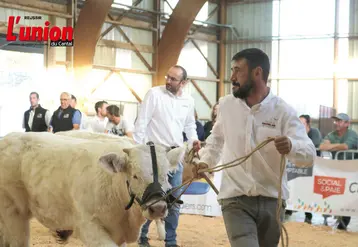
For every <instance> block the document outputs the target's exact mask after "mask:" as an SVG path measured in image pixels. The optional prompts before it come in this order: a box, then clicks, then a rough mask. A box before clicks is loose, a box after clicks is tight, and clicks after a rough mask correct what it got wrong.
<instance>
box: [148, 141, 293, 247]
mask: <svg viewBox="0 0 358 247" xmlns="http://www.w3.org/2000/svg"><path fill="white" fill-rule="evenodd" d="M274 140H275V138H268V139H267V140H265V141H263V142H261V143H260V144H259V145H257V147H256V148H254V149H253V150H252V151H251V152H250V153H249V154H247V155H245V156H243V157H240V158H238V159H235V160H233V161H231V162H228V163H226V164H222V165H218V166H215V167H213V168H206V169H200V170H198V173H202V174H203V175H205V176H204V178H205V179H206V180H207V181H208V180H209V181H210V183H209V184H210V186H211V187H212V189H213V190H214V191H215V192H216V194H218V189H217V188H216V187H215V185H214V184H213V183H212V182H211V180H210V179H209V178H207V176H206V174H205V172H209V173H213V172H219V171H221V170H224V169H227V168H231V167H235V166H238V165H241V164H242V163H244V162H245V161H246V160H247V159H249V158H250V157H251V156H252V155H253V154H254V153H255V152H256V151H258V150H260V149H261V148H263V147H264V146H266V145H267V144H269V143H270V142H272V141H274ZM195 157H198V158H199V156H198V153H197V152H196V151H195V150H194V149H193V148H192V149H191V150H190V151H189V153H188V159H186V160H185V161H186V162H187V163H188V164H192V162H193V159H194V158H195ZM199 160H200V159H199ZM285 160H286V157H285V155H281V162H280V178H279V185H278V198H277V207H276V221H277V223H278V225H279V231H280V237H281V246H282V247H285V246H287V247H288V240H289V238H288V232H287V229H286V227H285V226H284V225H283V224H282V221H281V217H280V214H281V209H282V179H283V175H284V172H285V170H286V162H285ZM237 162H238V163H237ZM194 180H195V178H191V179H190V180H188V181H186V182H185V183H183V184H182V185H180V186H178V187H176V188H174V189H173V190H171V191H170V192H168V193H167V195H166V196H164V197H162V198H159V199H158V200H156V201H155V202H153V203H151V204H150V205H149V206H151V205H153V204H155V203H157V202H159V201H160V200H163V199H166V198H167V197H168V196H169V195H171V194H172V193H174V192H175V191H177V190H179V189H181V188H183V187H184V186H187V187H186V188H185V190H184V191H182V192H181V193H180V195H179V196H178V197H177V198H176V199H175V200H174V201H173V202H172V203H171V205H173V204H174V203H175V202H177V201H178V200H179V198H180V196H182V195H183V194H184V193H185V191H186V190H187V189H188V187H189V186H190V184H191V183H192V182H193V181H194ZM149 206H148V207H149ZM285 243H286V245H285Z"/></svg>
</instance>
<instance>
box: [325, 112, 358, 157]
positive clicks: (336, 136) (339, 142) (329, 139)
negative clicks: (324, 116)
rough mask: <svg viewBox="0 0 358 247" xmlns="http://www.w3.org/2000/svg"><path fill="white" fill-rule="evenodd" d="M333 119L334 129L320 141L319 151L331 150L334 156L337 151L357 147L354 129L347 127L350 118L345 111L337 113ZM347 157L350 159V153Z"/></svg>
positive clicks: (357, 142)
mask: <svg viewBox="0 0 358 247" xmlns="http://www.w3.org/2000/svg"><path fill="white" fill-rule="evenodd" d="M332 118H333V119H334V122H333V123H334V126H335V129H336V130H334V131H332V132H330V133H329V134H328V135H327V136H326V137H325V138H324V139H323V142H322V143H321V145H320V147H319V149H320V150H321V151H330V152H332V155H333V157H335V155H336V152H337V151H341V150H349V149H357V144H358V135H357V133H356V132H355V131H354V130H351V129H349V125H350V118H349V116H348V115H347V114H345V113H339V114H338V115H337V116H336V117H332ZM347 156H350V157H348V159H351V158H352V156H351V155H347ZM337 159H340V160H341V159H343V157H341V156H340V157H337Z"/></svg>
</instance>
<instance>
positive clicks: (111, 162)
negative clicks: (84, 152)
mask: <svg viewBox="0 0 358 247" xmlns="http://www.w3.org/2000/svg"><path fill="white" fill-rule="evenodd" d="M127 159H128V157H127V155H126V154H123V155H118V154H116V153H109V154H105V155H102V156H101V157H100V158H99V160H98V163H99V164H100V165H101V166H102V167H103V168H104V169H106V170H107V171H109V172H111V173H117V172H122V171H124V170H125V168H126V164H127Z"/></svg>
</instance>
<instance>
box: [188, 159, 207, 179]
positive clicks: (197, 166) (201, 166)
mask: <svg viewBox="0 0 358 247" xmlns="http://www.w3.org/2000/svg"><path fill="white" fill-rule="evenodd" d="M207 168H208V165H207V164H205V163H203V162H200V161H199V163H195V162H194V163H193V169H192V172H193V177H194V178H195V179H201V178H203V176H202V173H198V171H199V170H201V169H207Z"/></svg>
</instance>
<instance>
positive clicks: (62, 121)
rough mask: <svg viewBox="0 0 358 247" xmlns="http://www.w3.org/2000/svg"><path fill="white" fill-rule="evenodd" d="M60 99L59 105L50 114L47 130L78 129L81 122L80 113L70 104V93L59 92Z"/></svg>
mask: <svg viewBox="0 0 358 247" xmlns="http://www.w3.org/2000/svg"><path fill="white" fill-rule="evenodd" d="M60 101H61V105H60V107H59V108H58V109H57V110H56V111H55V112H54V113H53V115H52V118H51V123H50V128H49V132H53V133H56V132H59V131H68V130H78V129H79V128H80V124H81V114H80V112H79V111H77V110H76V109H73V108H72V107H71V106H70V103H71V94H69V93H67V92H63V93H61V96H60Z"/></svg>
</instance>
